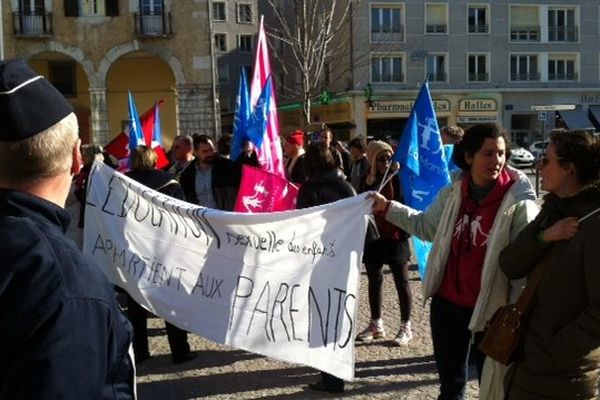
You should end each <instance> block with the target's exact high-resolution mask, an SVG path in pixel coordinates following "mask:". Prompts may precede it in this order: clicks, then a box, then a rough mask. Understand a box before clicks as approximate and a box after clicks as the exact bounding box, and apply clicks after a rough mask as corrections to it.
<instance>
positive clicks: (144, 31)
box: [134, 12, 173, 37]
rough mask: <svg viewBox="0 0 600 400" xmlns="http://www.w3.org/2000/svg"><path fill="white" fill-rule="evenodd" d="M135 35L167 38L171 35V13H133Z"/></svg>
mask: <svg viewBox="0 0 600 400" xmlns="http://www.w3.org/2000/svg"><path fill="white" fill-rule="evenodd" d="M134 17H135V34H136V35H137V36H142V37H167V36H171V35H172V34H173V27H172V25H171V13H169V12H163V13H159V14H153V13H148V14H146V13H144V14H141V13H135V14H134Z"/></svg>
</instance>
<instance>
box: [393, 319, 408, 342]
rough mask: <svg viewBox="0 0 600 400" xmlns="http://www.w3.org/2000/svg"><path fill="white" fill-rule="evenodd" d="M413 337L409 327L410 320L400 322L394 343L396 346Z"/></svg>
mask: <svg viewBox="0 0 600 400" xmlns="http://www.w3.org/2000/svg"><path fill="white" fill-rule="evenodd" d="M412 338H413V334H412V330H411V329H410V321H406V322H402V323H400V329H399V330H398V334H397V335H396V337H395V338H394V343H396V344H397V345H398V346H404V345H407V344H408V342H410V341H411V340H412Z"/></svg>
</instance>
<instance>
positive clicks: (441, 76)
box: [427, 72, 447, 82]
mask: <svg viewBox="0 0 600 400" xmlns="http://www.w3.org/2000/svg"><path fill="white" fill-rule="evenodd" d="M427 79H428V80H429V82H446V79H447V76H446V74H445V73H444V72H438V73H435V74H427Z"/></svg>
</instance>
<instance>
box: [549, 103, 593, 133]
mask: <svg viewBox="0 0 600 400" xmlns="http://www.w3.org/2000/svg"><path fill="white" fill-rule="evenodd" d="M557 113H558V115H560V118H561V119H562V120H563V121H564V123H565V124H566V125H567V128H569V129H571V130H575V129H591V130H596V128H595V127H594V124H592V122H591V121H590V119H589V118H588V116H587V113H586V112H585V111H583V110H582V109H581V108H576V109H574V110H560V111H557Z"/></svg>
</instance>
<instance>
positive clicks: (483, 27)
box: [468, 5, 489, 33]
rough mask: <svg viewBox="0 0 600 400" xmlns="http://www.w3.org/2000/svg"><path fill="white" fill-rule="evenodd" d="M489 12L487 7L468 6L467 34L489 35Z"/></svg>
mask: <svg viewBox="0 0 600 400" xmlns="http://www.w3.org/2000/svg"><path fill="white" fill-rule="evenodd" d="M488 14H489V10H488V6H487V5H469V6H468V21H469V22H468V29H469V33H489V25H488V21H489V15H488Z"/></svg>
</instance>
